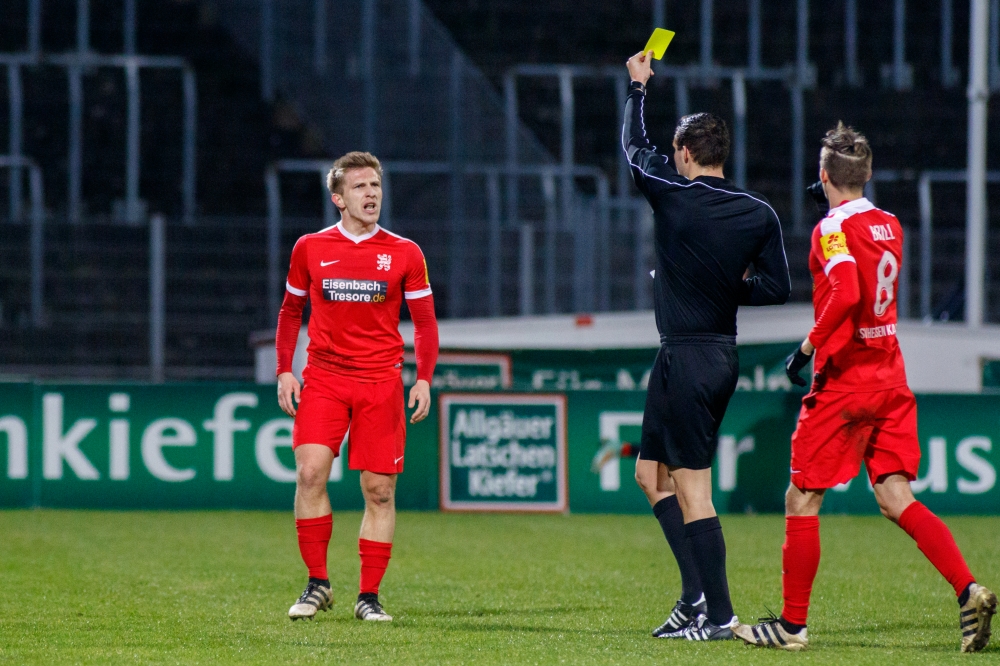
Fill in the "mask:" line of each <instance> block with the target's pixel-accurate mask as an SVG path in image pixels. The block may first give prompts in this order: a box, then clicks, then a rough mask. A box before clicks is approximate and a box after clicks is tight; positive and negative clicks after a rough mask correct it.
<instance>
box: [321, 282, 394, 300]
mask: <svg viewBox="0 0 1000 666" xmlns="http://www.w3.org/2000/svg"><path fill="white" fill-rule="evenodd" d="M388 293H389V283H388V282H383V281H379V280H351V279H345V278H327V279H324V280H323V298H324V299H326V300H328V301H342V302H348V303H384V302H385V297H386V295H387V294H388Z"/></svg>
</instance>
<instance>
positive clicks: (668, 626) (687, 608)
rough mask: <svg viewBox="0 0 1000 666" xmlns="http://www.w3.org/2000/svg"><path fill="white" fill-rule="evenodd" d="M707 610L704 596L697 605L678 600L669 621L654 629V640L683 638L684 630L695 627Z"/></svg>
mask: <svg viewBox="0 0 1000 666" xmlns="http://www.w3.org/2000/svg"><path fill="white" fill-rule="evenodd" d="M707 609H708V606H707V605H706V604H705V596H704V595H702V597H701V599H700V600H699V601H698V603H696V604H686V603H684V602H683V601H681V600H680V599H678V600H677V603H676V604H675V605H674V609H673V610H672V611H670V617H668V618H667V621H666V622H664V623H663V624H661V625H660V626H659V627H657V628H656V629H653V638H683V637H684V630H685V629H687V628H688V627H690V626H691V625H693V624H694V623H695V620H697V619H698V616H699V615H702V614H704V613H705V612H706V610H707Z"/></svg>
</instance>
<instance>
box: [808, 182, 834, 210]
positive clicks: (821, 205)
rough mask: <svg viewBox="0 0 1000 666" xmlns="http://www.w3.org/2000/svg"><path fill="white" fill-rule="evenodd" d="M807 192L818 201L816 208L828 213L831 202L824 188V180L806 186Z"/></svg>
mask: <svg viewBox="0 0 1000 666" xmlns="http://www.w3.org/2000/svg"><path fill="white" fill-rule="evenodd" d="M806 193H807V194H808V195H809V196H810V197H812V200H813V201H815V202H816V210H818V211H819V212H820V213H822V214H823V215H826V213H827V211H829V210H830V202H829V201H827V199H826V192H825V191H824V190H823V181H820V180H817V181H816V182H815V183H813V184H812V185H810V186H809V187H807V188H806Z"/></svg>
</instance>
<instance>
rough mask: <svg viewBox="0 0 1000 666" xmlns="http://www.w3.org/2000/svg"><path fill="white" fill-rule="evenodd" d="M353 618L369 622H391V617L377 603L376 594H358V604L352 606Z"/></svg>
mask: <svg viewBox="0 0 1000 666" xmlns="http://www.w3.org/2000/svg"><path fill="white" fill-rule="evenodd" d="M354 617H356V618H358V619H359V620H367V621H369V622H392V616H391V615H389V614H388V613H386V612H385V610H383V608H382V604H380V603H379V602H378V595H377V594H359V595H358V603H357V605H355V606H354Z"/></svg>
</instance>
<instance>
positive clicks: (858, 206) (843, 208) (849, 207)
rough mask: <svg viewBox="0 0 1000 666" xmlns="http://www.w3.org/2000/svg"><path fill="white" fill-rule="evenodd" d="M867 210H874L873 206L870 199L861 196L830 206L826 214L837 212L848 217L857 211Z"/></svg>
mask: <svg viewBox="0 0 1000 666" xmlns="http://www.w3.org/2000/svg"><path fill="white" fill-rule="evenodd" d="M869 210H875V206H874V205H873V204H872V202H871V201H868V199H866V198H865V197H861V198H860V199H854V200H853V201H848V202H847V203H845V204H841V205H840V206H837V207H836V208H831V209H830V212H829V213H827V216H830V215H835V214H837V213H843V214H844V216H845V217H850V216H851V215H855V214H857V213H864V212H867V211H869Z"/></svg>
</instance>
